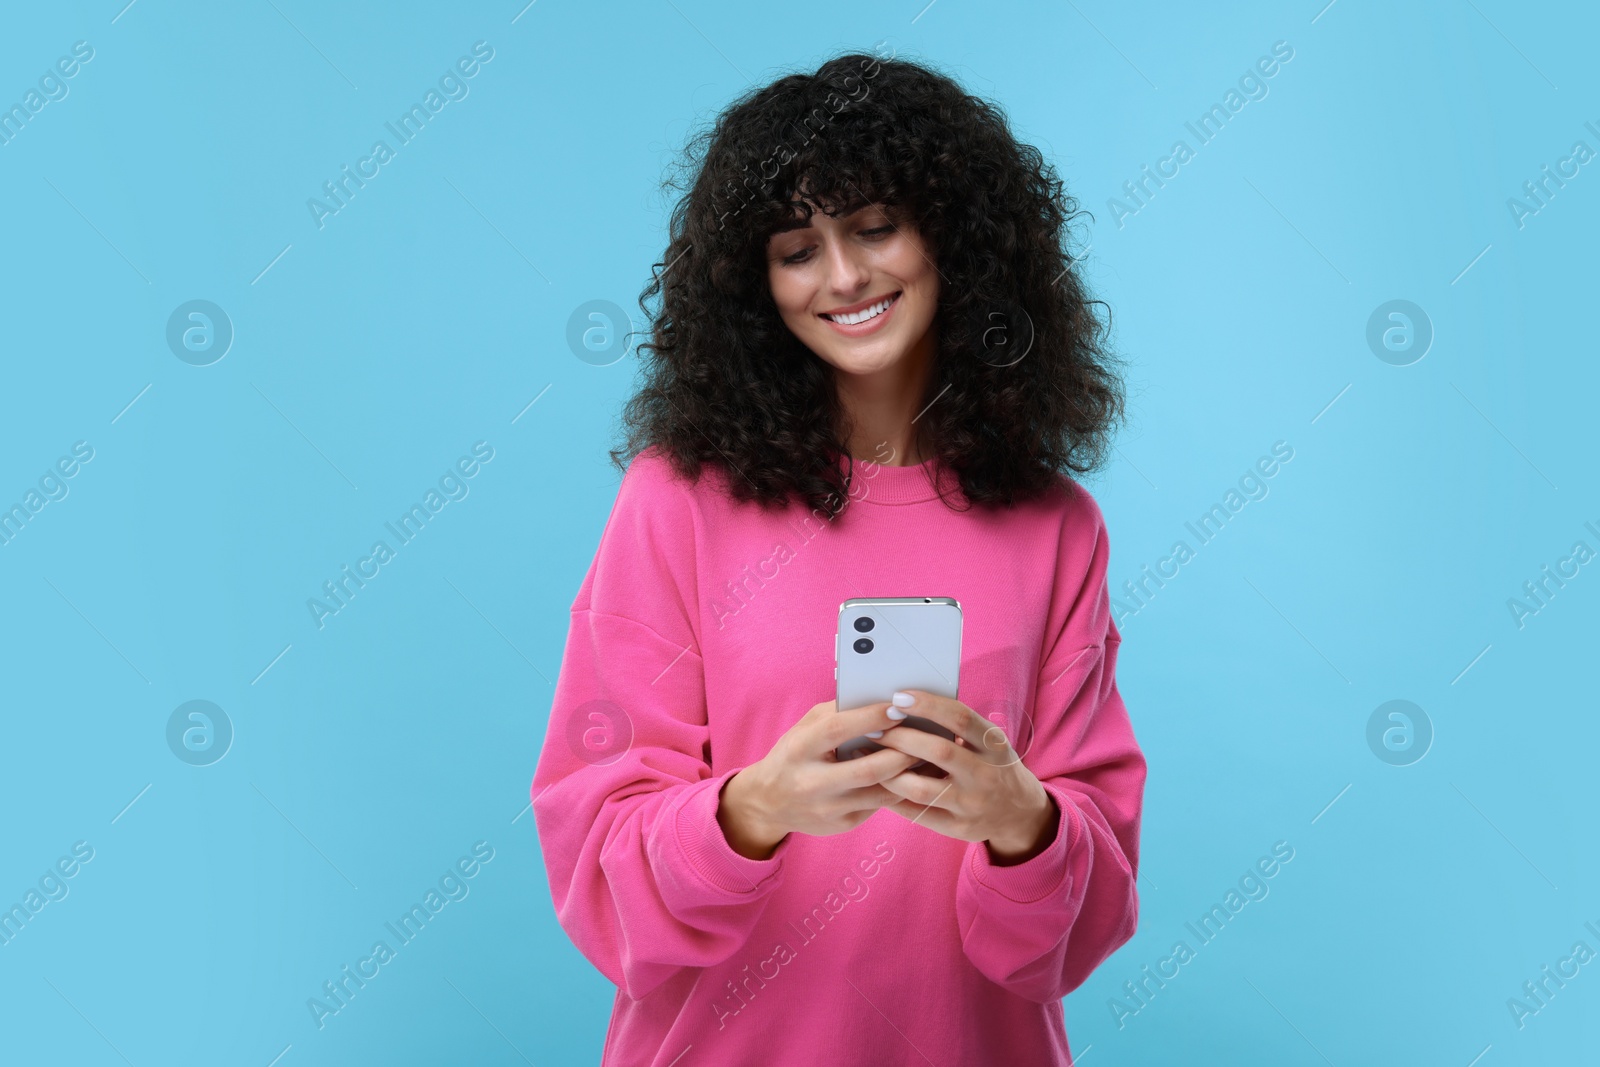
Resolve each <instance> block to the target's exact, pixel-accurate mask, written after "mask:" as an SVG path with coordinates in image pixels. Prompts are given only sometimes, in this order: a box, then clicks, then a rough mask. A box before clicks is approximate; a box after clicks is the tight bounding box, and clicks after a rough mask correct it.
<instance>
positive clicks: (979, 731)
mask: <svg viewBox="0 0 1600 1067" xmlns="http://www.w3.org/2000/svg"><path fill="white" fill-rule="evenodd" d="M905 692H907V693H909V694H910V695H911V696H912V697H913V698H914V700H915V702H914V703H913V704H911V705H909V706H900V705H898V704H897V706H900V709H901V710H902V711H905V712H907V713H909V714H911V715H916V716H919V717H921V718H924V719H930V720H932V721H933V722H936V723H938V724H939V725H941V726H943V727H945V728H946V729H947V730H949V731H950V732H951V733H953V734H955V735H956V738H957V740H956V741H947V740H945V739H944V738H943V737H940V736H938V735H937V734H930V733H927V732H926V731H923V730H916V729H910V730H905V729H900V728H898V727H896V728H895V729H891V730H885V731H884V732H883V736H882V737H881V738H876V740H877V742H878V744H880V745H885V746H887V747H889V748H894V749H898V750H899V751H901V752H904V753H907V754H908V755H912V756H917V757H919V758H921V759H925V760H927V761H928V762H929V763H931V764H933V765H934V766H936V767H938V768H940V769H941V770H943V771H944V772H945V773H946V775H947V777H944V778H933V777H930V776H928V775H924V774H918V773H916V772H913V771H904V772H902V773H900V774H898V775H896V776H895V777H893V778H890V779H888V780H886V781H884V782H883V783H882V785H883V787H884V788H885V789H887V790H889V791H890V792H892V793H896V794H898V795H899V796H901V797H904V798H905V799H904V800H902V801H900V802H899V803H898V804H892V805H889V806H887V807H886V808H885V809H884V810H886V811H892V812H894V813H896V814H897V815H903V816H905V817H906V818H908V819H910V820H912V821H913V822H917V823H921V824H922V825H924V826H927V827H928V828H929V829H931V830H935V831H937V832H938V833H941V834H944V835H945V836H946V837H953V838H955V839H957V840H959V841H986V842H988V846H989V855H990V858H991V860H992V861H995V862H997V863H999V864H1000V865H1002V866H1004V865H1011V864H1017V863H1022V862H1023V861H1024V860H1027V859H1030V858H1032V857H1033V856H1036V855H1038V854H1039V853H1040V852H1043V851H1044V850H1045V849H1046V848H1047V847H1048V846H1049V845H1050V843H1051V841H1053V840H1054V839H1055V830H1056V826H1057V824H1058V822H1059V820H1060V812H1059V811H1058V810H1057V808H1056V804H1055V800H1054V798H1053V797H1051V796H1050V794H1049V793H1048V792H1047V791H1046V790H1045V788H1044V785H1043V784H1042V783H1040V781H1039V779H1038V778H1037V777H1035V776H1034V773H1033V772H1032V771H1030V770H1029V769H1028V768H1027V767H1025V766H1024V765H1023V763H1022V757H1021V756H1019V755H1017V753H1016V750H1015V749H1013V748H1012V747H1011V742H1010V740H1009V739H1008V738H1007V737H1006V735H1005V731H1003V730H1002V729H1001V728H1000V727H999V726H997V725H996V724H994V723H992V722H990V721H989V720H988V719H985V718H984V717H983V716H981V715H979V714H978V713H977V712H975V711H973V710H972V709H971V708H969V707H967V706H966V705H965V704H963V703H962V702H961V701H959V700H955V699H953V698H951V697H943V696H938V695H937V694H934V693H929V692H925V691H924V690H921V689H910V690H905ZM902 699H903V698H902Z"/></svg>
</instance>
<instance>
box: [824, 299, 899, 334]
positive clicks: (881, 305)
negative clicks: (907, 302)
mask: <svg viewBox="0 0 1600 1067" xmlns="http://www.w3.org/2000/svg"><path fill="white" fill-rule="evenodd" d="M901 292H902V291H901V290H896V291H894V292H892V293H890V294H888V295H887V296H881V297H879V298H877V299H876V300H873V301H871V302H869V303H863V304H859V305H857V306H856V307H855V308H852V309H850V310H841V311H830V312H824V313H819V315H818V317H819V318H821V319H823V320H825V321H826V322H828V323H829V324H830V325H831V326H832V327H833V328H834V329H836V330H838V331H840V332H841V333H846V334H851V335H859V334H863V333H871V332H872V331H873V330H876V329H878V328H879V327H880V326H882V325H883V323H884V322H886V321H887V320H888V317H889V312H890V310H891V309H892V308H893V307H894V306H895V305H896V304H897V303H899V302H900V296H901Z"/></svg>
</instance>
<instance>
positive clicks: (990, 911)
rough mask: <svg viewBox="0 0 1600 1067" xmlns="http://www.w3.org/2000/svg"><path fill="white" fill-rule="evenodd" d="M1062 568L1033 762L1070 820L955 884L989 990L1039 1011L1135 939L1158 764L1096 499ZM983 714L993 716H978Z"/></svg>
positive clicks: (1031, 748)
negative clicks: (1116, 608) (1150, 773)
mask: <svg viewBox="0 0 1600 1067" xmlns="http://www.w3.org/2000/svg"><path fill="white" fill-rule="evenodd" d="M1074 492H1075V493H1077V494H1079V495H1080V497H1081V500H1082V501H1084V502H1085V503H1086V506H1085V507H1083V508H1082V510H1081V511H1080V513H1079V516H1080V520H1081V526H1080V532H1079V533H1078V535H1077V536H1076V537H1071V536H1064V538H1063V545H1062V547H1061V549H1060V552H1059V554H1058V559H1057V569H1056V575H1055V582H1056V587H1055V593H1054V595H1053V597H1052V606H1051V610H1050V619H1049V625H1048V627H1047V631H1046V632H1047V647H1046V648H1045V650H1044V652H1043V655H1042V657H1041V664H1042V665H1041V667H1040V671H1039V678H1038V682H1037V685H1036V692H1035V699H1034V706H1033V712H1032V715H1033V724H1032V727H1033V728H1032V730H1031V733H1030V736H1031V744H1025V745H1024V747H1023V750H1022V762H1023V763H1024V765H1026V766H1027V767H1028V769H1029V770H1031V771H1032V772H1033V773H1034V774H1035V775H1036V776H1037V777H1038V778H1039V780H1040V782H1041V783H1042V784H1043V785H1044V787H1045V791H1046V792H1047V793H1049V794H1050V797H1051V799H1052V800H1053V801H1054V803H1055V807H1056V809H1057V815H1058V819H1057V823H1056V831H1055V837H1054V838H1053V839H1052V840H1051V842H1050V844H1049V845H1048V846H1047V847H1046V848H1045V850H1044V851H1043V852H1041V853H1040V854H1038V855H1037V856H1033V857H1031V858H1030V859H1028V860H1026V861H1025V862H1023V863H1019V864H1015V865H1012V866H1002V867H997V866H995V865H994V864H992V863H991V862H990V859H989V853H988V847H987V845H985V844H984V842H981V841H978V842H974V843H973V844H972V845H970V846H969V847H968V849H967V851H966V854H965V856H964V857H963V862H962V865H961V870H960V872H959V874H958V876H957V882H956V913H957V918H958V921H959V927H960V933H961V943H962V948H963V950H964V951H965V952H966V955H967V958H968V959H970V960H971V961H972V963H973V965H974V966H975V967H977V968H978V969H979V970H980V971H982V972H983V973H984V974H985V975H986V976H987V977H988V978H989V979H990V980H992V981H994V982H997V983H999V984H1000V985H1002V986H1004V987H1006V988H1007V989H1009V990H1010V991H1011V992H1013V993H1015V994H1017V995H1018V996H1021V997H1026V998H1027V999H1029V1000H1032V1001H1035V1002H1038V1003H1048V1002H1050V1001H1054V1000H1060V999H1061V998H1062V997H1064V996H1065V995H1066V994H1068V993H1070V992H1071V991H1072V990H1074V989H1076V988H1077V987H1078V986H1080V985H1081V984H1083V982H1084V980H1085V979H1086V978H1088V976H1089V974H1090V973H1091V972H1092V971H1093V970H1094V969H1095V968H1096V967H1097V966H1099V965H1100V963H1101V962H1103V961H1104V960H1105V959H1106V957H1108V956H1110V955H1111V953H1113V952H1115V951H1116V950H1117V949H1118V948H1119V947H1121V946H1122V945H1123V944H1124V943H1126V942H1127V941H1128V939H1129V938H1131V937H1132V936H1133V932H1134V928H1135V927H1136V925H1137V923H1138V917H1139V897H1138V889H1137V885H1136V881H1135V879H1136V876H1137V874H1138V869H1139V823H1140V816H1141V812H1142V808H1143V797H1144V782H1145V775H1146V765H1145V758H1144V755H1143V753H1142V752H1141V751H1140V749H1139V746H1138V743H1137V741H1136V740H1135V738H1134V734H1133V728H1132V724H1131V723H1130V721H1129V718H1128V712H1127V709H1126V708H1125V707H1124V706H1123V703H1122V697H1121V695H1120V694H1119V693H1118V691H1117V683H1116V663H1117V651H1118V648H1119V647H1120V645H1121V636H1120V634H1119V633H1118V632H1117V629H1116V625H1115V623H1114V622H1113V620H1112V617H1111V605H1110V596H1109V591H1108V590H1107V587H1106V569H1107V564H1108V562H1109V546H1108V544H1107V540H1106V531H1105V523H1104V519H1103V518H1102V516H1101V514H1100V511H1099V508H1098V506H1096V505H1095V504H1094V502H1093V500H1092V498H1090V497H1089V495H1088V493H1087V492H1085V491H1083V490H1081V489H1079V488H1077V487H1074ZM978 710H980V711H981V710H982V709H978Z"/></svg>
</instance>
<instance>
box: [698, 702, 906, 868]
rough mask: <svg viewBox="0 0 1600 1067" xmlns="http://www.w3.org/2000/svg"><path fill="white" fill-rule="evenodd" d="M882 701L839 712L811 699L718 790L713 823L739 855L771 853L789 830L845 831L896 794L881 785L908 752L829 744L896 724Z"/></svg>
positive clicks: (764, 856) (902, 763) (812, 832)
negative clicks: (849, 754)
mask: <svg viewBox="0 0 1600 1067" xmlns="http://www.w3.org/2000/svg"><path fill="white" fill-rule="evenodd" d="M891 706H892V705H890V704H889V702H888V701H884V702H882V703H877V704H866V705H863V706H862V707H859V708H851V709H849V710H848V711H844V712H840V711H839V710H838V707H837V705H836V702H835V701H832V700H830V701H827V702H826V703H823V704H818V705H816V706H815V707H813V708H812V709H811V710H810V711H808V712H806V713H805V715H803V716H802V717H801V719H800V721H799V722H797V723H795V724H794V725H793V726H792V727H790V728H789V730H788V732H787V733H785V734H784V735H783V736H782V737H780V738H778V740H777V742H776V743H775V744H773V746H772V751H770V752H768V753H767V754H766V755H765V756H763V757H762V758H761V759H759V760H757V761H756V762H755V763H752V764H751V765H750V766H748V767H745V768H744V769H743V770H741V771H739V773H737V774H735V775H734V776H733V777H732V778H730V779H728V781H727V784H726V785H724V786H723V788H722V797H721V800H720V802H719V804H718V807H717V821H718V822H719V823H720V824H721V825H722V832H723V835H724V836H725V837H726V838H727V840H728V844H729V845H730V846H732V848H733V850H734V851H735V852H737V853H739V855H741V856H745V857H747V858H749V859H755V860H763V859H768V858H770V857H771V856H772V853H773V852H774V851H776V849H777V847H778V845H779V843H781V842H782V841H783V839H784V838H785V837H786V836H788V834H789V833H790V832H791V831H796V830H798V831H799V832H801V833H804V834H810V835H812V836H813V837H826V836H829V835H831V834H842V833H844V832H845V831H846V830H853V829H855V828H856V827H857V826H859V825H860V824H861V823H863V822H865V821H866V820H867V819H868V818H870V817H871V816H872V814H873V812H875V811H877V810H878V809H879V808H882V807H888V806H890V805H893V804H898V803H899V802H900V801H901V800H902V799H904V798H902V797H901V796H900V795H899V794H897V793H892V792H890V791H889V790H887V789H885V788H884V787H883V785H882V784H881V783H883V782H885V781H887V780H888V779H890V778H893V777H894V776H895V775H897V774H901V773H903V772H904V771H905V770H906V769H908V768H909V767H910V766H911V765H912V764H915V763H917V762H918V760H917V759H916V757H913V756H908V755H907V754H905V753H904V752H900V751H898V750H896V749H892V748H882V749H879V750H878V751H877V752H872V753H869V754H867V755H865V756H858V757H856V758H855V759H849V760H840V759H838V758H836V757H835V756H834V754H833V750H834V749H835V748H837V747H838V746H839V745H841V744H843V743H844V742H846V741H849V740H851V739H852V738H856V737H860V736H862V735H863V734H866V733H869V732H870V731H873V730H887V729H890V728H891V727H895V726H898V725H899V722H898V721H897V720H895V719H891V718H889V715H888V709H889V708H890V707H891Z"/></svg>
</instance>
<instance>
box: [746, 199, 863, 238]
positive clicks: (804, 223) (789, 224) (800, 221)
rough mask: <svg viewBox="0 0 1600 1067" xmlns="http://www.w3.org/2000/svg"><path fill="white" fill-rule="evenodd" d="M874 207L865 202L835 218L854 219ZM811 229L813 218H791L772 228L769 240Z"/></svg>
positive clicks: (768, 235)
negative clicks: (783, 234) (781, 234)
mask: <svg viewBox="0 0 1600 1067" xmlns="http://www.w3.org/2000/svg"><path fill="white" fill-rule="evenodd" d="M872 206H873V205H872V203H871V202H870V201H863V202H862V203H860V204H857V205H856V206H855V207H853V208H849V209H847V210H845V211H843V212H841V213H840V214H838V215H837V216H835V217H836V218H839V219H848V218H852V217H853V216H855V215H859V214H860V213H861V212H863V211H865V210H867V209H868V208H869V207H872ZM810 228H811V218H810V216H807V217H805V218H794V217H791V218H789V219H787V220H785V221H783V222H780V223H778V224H777V225H776V226H774V227H773V228H772V231H771V232H770V233H768V234H767V239H768V240H771V239H772V238H774V237H776V236H778V235H779V234H780V233H788V232H789V231H791V230H806V229H810Z"/></svg>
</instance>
